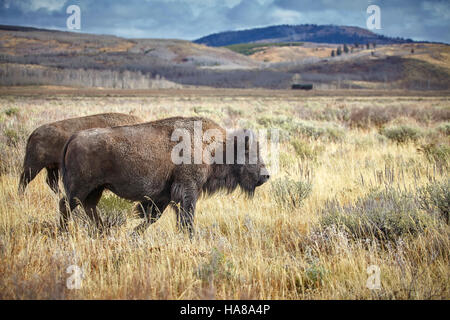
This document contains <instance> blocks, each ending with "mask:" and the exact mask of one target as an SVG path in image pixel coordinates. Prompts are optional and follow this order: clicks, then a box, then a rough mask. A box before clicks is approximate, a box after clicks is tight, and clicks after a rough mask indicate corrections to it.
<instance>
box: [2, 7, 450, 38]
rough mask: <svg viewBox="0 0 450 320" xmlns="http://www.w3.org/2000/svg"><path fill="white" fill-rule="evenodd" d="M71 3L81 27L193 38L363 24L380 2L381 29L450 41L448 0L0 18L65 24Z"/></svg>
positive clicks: (97, 10) (62, 10)
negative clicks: (372, 6) (286, 27)
mask: <svg viewBox="0 0 450 320" xmlns="http://www.w3.org/2000/svg"><path fill="white" fill-rule="evenodd" d="M71 4H77V5H79V6H80V8H81V15H82V30H81V31H82V32H89V33H103V34H115V35H118V36H124V37H139V38H181V39H189V40H191V39H195V38H198V37H201V36H204V35H207V34H210V33H213V32H220V31H226V30H236V29H244V28H252V27H261V26H267V25H274V24H303V23H314V24H336V25H353V26H359V27H365V26H366V18H367V14H366V8H367V6H368V5H369V4H377V5H379V6H380V8H381V22H382V30H380V31H378V32H379V33H382V34H385V35H388V36H395V37H396V36H399V37H404V38H412V39H417V40H429V41H442V42H447V43H450V35H449V32H448V30H449V27H450V22H449V21H450V2H449V1H448V0H425V1H416V0H373V1H369V0H357V1H355V0H340V1H336V0H225V1H224V0H125V1H124V0H121V1H117V0H21V1H16V0H0V21H1V22H0V23H1V24H11V25H27V26H35V27H43V28H57V29H61V30H64V29H65V26H66V19H67V16H68V15H67V14H66V8H67V7H68V6H69V5H71Z"/></svg>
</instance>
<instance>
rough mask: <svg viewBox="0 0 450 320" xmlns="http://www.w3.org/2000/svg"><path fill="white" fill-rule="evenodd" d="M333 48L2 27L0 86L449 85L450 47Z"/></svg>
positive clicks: (438, 87)
mask: <svg viewBox="0 0 450 320" xmlns="http://www.w3.org/2000/svg"><path fill="white" fill-rule="evenodd" d="M372 43H373V42H372ZM338 46H339V45H337V44H328V43H322V44H321V43H312V42H300V41H291V42H269V43H264V42H258V43H250V44H237V45H231V46H228V47H208V46H205V45H201V44H196V43H192V42H189V41H184V40H174V39H125V38H120V37H115V36H106V35H94V34H82V33H73V32H64V31H53V30H43V29H35V28H23V27H13V26H3V27H1V26H0V85H5V86H15V85H47V86H48V85H59V86H68V87H87V88H90V87H103V88H116V89H148V88H181V87H214V88H268V89H288V88H290V86H291V84H292V83H293V81H298V80H300V81H302V82H306V83H312V84H314V88H317V89H347V88H353V89H356V88H361V89H385V88H389V89H414V90H430V89H431V90H433V89H436V90H446V89H449V88H450V49H449V48H450V46H448V45H442V44H430V43H404V44H384V45H381V44H380V45H377V46H376V48H373V45H372V46H370V49H368V48H367V47H366V46H358V47H356V46H348V47H350V49H351V50H350V51H349V52H348V53H345V54H342V55H340V56H336V57H331V54H330V53H331V51H332V50H336V48H337V47H338ZM294 79H296V80H294Z"/></svg>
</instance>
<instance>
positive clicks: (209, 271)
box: [195, 248, 233, 282]
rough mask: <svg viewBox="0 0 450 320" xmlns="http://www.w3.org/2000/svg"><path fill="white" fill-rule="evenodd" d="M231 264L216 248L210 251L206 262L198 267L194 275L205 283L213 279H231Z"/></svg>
mask: <svg viewBox="0 0 450 320" xmlns="http://www.w3.org/2000/svg"><path fill="white" fill-rule="evenodd" d="M232 272H233V264H232V263H231V261H229V260H228V259H227V257H226V256H225V254H224V253H223V252H221V251H219V250H218V249H217V248H213V249H212V250H211V254H210V256H209V260H208V262H206V263H204V264H202V265H200V266H199V267H198V269H197V271H196V272H195V275H196V276H197V277H199V278H200V279H201V280H203V281H205V282H210V281H213V280H214V279H219V280H224V279H230V278H231V277H232Z"/></svg>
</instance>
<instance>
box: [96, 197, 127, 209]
mask: <svg viewBox="0 0 450 320" xmlns="http://www.w3.org/2000/svg"><path fill="white" fill-rule="evenodd" d="M98 208H99V209H100V210H103V211H105V212H113V211H127V212H128V211H131V210H132V208H133V204H132V203H131V202H130V201H128V200H125V199H123V198H120V197H118V196H116V195H115V194H105V195H104V196H103V197H102V198H101V199H100V202H99V203H98Z"/></svg>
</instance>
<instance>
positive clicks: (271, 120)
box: [258, 116, 345, 141]
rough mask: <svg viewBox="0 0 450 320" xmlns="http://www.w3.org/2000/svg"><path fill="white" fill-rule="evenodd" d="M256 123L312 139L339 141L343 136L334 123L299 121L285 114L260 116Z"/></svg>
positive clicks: (343, 133) (342, 132) (342, 131)
mask: <svg viewBox="0 0 450 320" xmlns="http://www.w3.org/2000/svg"><path fill="white" fill-rule="evenodd" d="M258 124H259V125H262V126H263V127H266V128H269V127H273V128H279V129H281V130H283V131H286V132H287V133H288V135H289V136H291V137H292V136H302V137H304V138H310V139H313V140H317V139H325V140H330V141H340V140H342V138H343V137H344V136H345V132H344V130H343V129H341V128H340V127H338V126H336V125H329V124H326V125H322V126H319V125H318V124H315V123H311V122H307V121H301V120H298V119H295V118H292V117H287V116H276V117H268V116H265V117H261V118H258Z"/></svg>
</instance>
